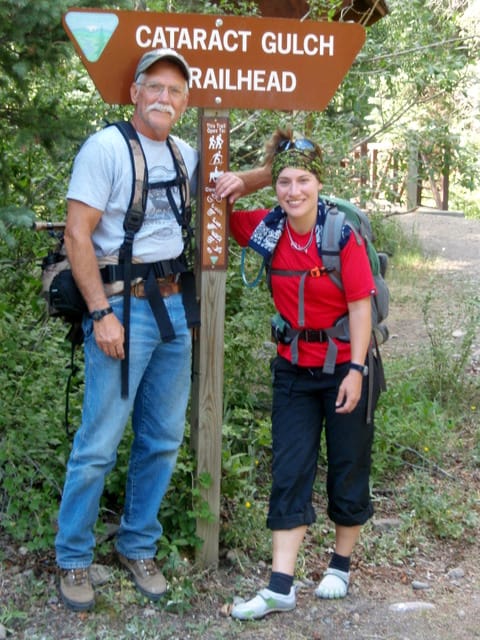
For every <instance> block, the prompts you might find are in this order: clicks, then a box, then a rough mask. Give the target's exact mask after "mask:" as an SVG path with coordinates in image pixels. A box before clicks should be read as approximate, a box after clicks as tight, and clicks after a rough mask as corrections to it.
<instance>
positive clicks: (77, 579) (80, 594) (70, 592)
mask: <svg viewBox="0 0 480 640" xmlns="http://www.w3.org/2000/svg"><path fill="white" fill-rule="evenodd" d="M60 596H61V598H62V600H63V602H64V604H65V606H67V607H68V608H69V609H72V610H73V611H86V610H87V609H91V608H92V607H93V605H94V604H95V594H94V592H93V588H92V583H91V582H90V574H89V571H88V568H86V569H60Z"/></svg>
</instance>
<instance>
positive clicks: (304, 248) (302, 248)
mask: <svg viewBox="0 0 480 640" xmlns="http://www.w3.org/2000/svg"><path fill="white" fill-rule="evenodd" d="M285 226H286V227H287V233H288V239H289V240H290V246H291V247H292V249H295V250H296V251H304V252H305V253H307V251H308V248H309V246H310V245H311V244H312V241H313V233H314V231H315V225H313V227H312V230H311V231H310V236H309V238H308V240H307V242H306V244H304V245H303V246H302V245H300V244H298V242H295V240H294V239H293V238H292V234H291V233H290V226H289V224H288V221H287V223H286V225H285Z"/></svg>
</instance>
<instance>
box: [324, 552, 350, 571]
mask: <svg viewBox="0 0 480 640" xmlns="http://www.w3.org/2000/svg"><path fill="white" fill-rule="evenodd" d="M328 566H329V568H330V569H338V570H339V571H345V573H348V572H349V571H350V556H339V555H338V553H334V554H333V556H332V557H331V560H330V564H329V565H328Z"/></svg>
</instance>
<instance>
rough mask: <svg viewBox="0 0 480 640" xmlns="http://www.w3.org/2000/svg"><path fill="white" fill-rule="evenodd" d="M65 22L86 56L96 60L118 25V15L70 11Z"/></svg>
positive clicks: (93, 60) (92, 60)
mask: <svg viewBox="0 0 480 640" xmlns="http://www.w3.org/2000/svg"><path fill="white" fill-rule="evenodd" d="M65 22H66V24H67V26H68V28H69V29H70V32H71V33H72V35H73V37H74V38H75V40H76V42H77V44H78V46H79V47H80V49H81V50H82V53H83V55H84V56H85V58H86V59H87V60H88V61H89V62H96V61H97V60H98V59H99V58H100V56H101V55H102V53H103V51H104V49H105V47H106V46H107V44H108V43H109V41H110V38H111V37H112V35H113V34H114V32H115V29H116V28H117V26H118V16H116V15H115V14H114V13H86V12H84V11H69V12H68V13H67V14H66V15H65Z"/></svg>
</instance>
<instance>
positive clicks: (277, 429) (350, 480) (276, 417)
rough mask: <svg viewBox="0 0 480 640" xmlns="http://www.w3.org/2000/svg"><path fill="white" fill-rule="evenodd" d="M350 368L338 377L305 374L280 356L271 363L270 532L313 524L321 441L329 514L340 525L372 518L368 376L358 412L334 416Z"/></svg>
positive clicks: (337, 370) (338, 370) (310, 371)
mask: <svg viewBox="0 0 480 640" xmlns="http://www.w3.org/2000/svg"><path fill="white" fill-rule="evenodd" d="M347 373H348V363H347V364H340V365H337V367H336V368H335V373H334V374H333V375H332V374H325V373H323V372H322V370H321V368H315V369H307V368H305V367H299V366H296V365H292V364H291V363H290V362H289V361H288V360H285V359H284V358H281V357H277V358H275V359H274V360H273V362H272V374H273V405H272V489H271V494H270V504H269V511H268V518H267V527H268V528H269V529H273V530H282V529H293V528H295V527H299V526H303V525H309V524H312V523H313V522H315V519H316V516H315V511H314V508H313V504H312V493H313V484H314V481H315V476H316V472H317V465H318V454H319V451H320V436H321V433H322V429H323V428H324V427H325V437H326V446H327V452H326V453H327V462H328V471H327V496H328V507H327V513H328V516H329V518H330V519H331V520H332V521H333V522H334V523H336V524H339V525H344V526H355V525H362V524H364V523H365V522H366V521H367V520H368V519H369V518H370V517H371V516H372V515H373V506H372V503H371V500H370V488H369V478H370V467H371V450H372V441H373V430H374V428H373V422H371V423H370V424H367V420H366V412H367V396H368V377H365V378H364V381H363V389H362V396H361V398H360V401H359V403H358V405H357V406H356V407H355V409H354V411H353V412H352V413H349V414H341V413H336V411H335V400H336V398H337V393H338V388H339V386H340V383H341V381H342V380H343V378H344V377H345V376H346V375H347Z"/></svg>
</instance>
